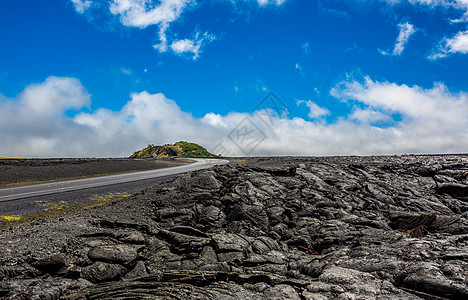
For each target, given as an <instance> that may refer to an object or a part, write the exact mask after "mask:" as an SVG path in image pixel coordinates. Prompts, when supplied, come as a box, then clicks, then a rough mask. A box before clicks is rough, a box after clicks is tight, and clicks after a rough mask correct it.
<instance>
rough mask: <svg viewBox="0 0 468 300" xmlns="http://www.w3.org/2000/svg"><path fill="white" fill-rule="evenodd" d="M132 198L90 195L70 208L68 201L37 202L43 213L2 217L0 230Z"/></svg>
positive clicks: (117, 195) (0, 217)
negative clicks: (84, 200)
mask: <svg viewBox="0 0 468 300" xmlns="http://www.w3.org/2000/svg"><path fill="white" fill-rule="evenodd" d="M130 196H132V194H129V193H126V192H124V193H107V194H101V195H97V194H93V195H90V196H89V197H88V198H87V200H88V201H86V202H82V203H79V204H77V205H73V206H70V205H69V204H68V203H67V202H66V201H59V202H56V203H54V202H50V201H35V204H36V205H38V206H40V207H43V209H42V211H41V212H38V213H34V214H30V215H26V216H21V215H14V216H0V228H2V227H8V226H10V225H14V224H23V223H30V222H35V221H41V220H48V219H52V218H56V217H61V216H65V215H67V214H71V213H76V212H79V211H82V210H86V209H91V208H94V207H98V206H103V205H106V204H108V203H114V202H116V201H118V200H121V199H124V198H128V197H130Z"/></svg>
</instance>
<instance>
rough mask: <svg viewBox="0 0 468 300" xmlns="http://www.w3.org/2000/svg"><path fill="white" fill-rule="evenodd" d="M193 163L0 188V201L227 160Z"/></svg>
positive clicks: (132, 179)
mask: <svg viewBox="0 0 468 300" xmlns="http://www.w3.org/2000/svg"><path fill="white" fill-rule="evenodd" d="M191 160H194V161H195V163H191V164H188V165H183V166H177V167H171V168H167V169H157V170H151V171H143V172H133V173H125V174H117V175H108V176H99V177H92V178H85V179H76V180H68V181H59V182H52V183H40V184H32V185H25V186H19V187H10V188H3V189H0V202H9V201H14V200H19V199H26V198H31V197H38V196H45V195H53V194H58V193H64V192H71V191H77V190H85V189H93V188H97V187H103V186H109V185H115V184H122V183H128V182H135V181H140V180H146V179H153V178H159V177H168V176H172V175H177V174H182V173H186V172H190V171H196V170H201V169H208V168H211V167H213V166H215V165H221V164H227V163H229V161H227V160H220V159H191Z"/></svg>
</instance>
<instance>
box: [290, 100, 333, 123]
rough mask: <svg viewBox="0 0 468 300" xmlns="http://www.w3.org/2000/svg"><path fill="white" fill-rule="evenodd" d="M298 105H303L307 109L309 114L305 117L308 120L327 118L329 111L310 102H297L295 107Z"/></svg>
mask: <svg viewBox="0 0 468 300" xmlns="http://www.w3.org/2000/svg"><path fill="white" fill-rule="evenodd" d="M300 104H305V105H306V106H307V107H308V108H309V113H308V114H307V116H308V117H309V118H310V119H317V118H320V117H324V116H328V115H329V114H330V111H329V110H328V109H326V108H324V107H320V106H318V105H317V104H315V103H314V102H312V101H310V100H308V101H305V100H298V101H297V105H300Z"/></svg>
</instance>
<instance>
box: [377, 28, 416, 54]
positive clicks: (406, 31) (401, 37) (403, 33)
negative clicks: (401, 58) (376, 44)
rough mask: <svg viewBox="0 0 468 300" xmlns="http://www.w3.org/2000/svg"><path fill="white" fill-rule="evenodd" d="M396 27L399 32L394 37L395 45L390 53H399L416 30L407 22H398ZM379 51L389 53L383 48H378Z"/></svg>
mask: <svg viewBox="0 0 468 300" xmlns="http://www.w3.org/2000/svg"><path fill="white" fill-rule="evenodd" d="M398 28H399V30H400V32H399V34H398V37H397V39H396V42H395V47H394V48H393V51H392V53H391V55H401V53H402V52H403V50H405V47H406V44H407V43H408V41H409V38H410V37H411V35H412V34H413V33H415V32H416V30H415V29H414V26H413V25H412V24H410V23H408V22H406V23H401V24H398ZM379 52H380V53H381V54H383V55H390V53H388V52H386V51H384V50H379Z"/></svg>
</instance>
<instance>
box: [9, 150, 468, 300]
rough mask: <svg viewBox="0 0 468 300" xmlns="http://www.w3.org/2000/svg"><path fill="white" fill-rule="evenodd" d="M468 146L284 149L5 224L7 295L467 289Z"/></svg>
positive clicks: (438, 295) (304, 294)
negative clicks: (428, 151)
mask: <svg viewBox="0 0 468 300" xmlns="http://www.w3.org/2000/svg"><path fill="white" fill-rule="evenodd" d="M467 175H468V157H467V156H388V157H329V158H307V157H294V158H291V157H283V158H255V159H246V160H245V162H244V163H242V164H239V165H227V166H219V167H215V168H212V169H210V170H203V171H196V172H192V173H187V174H183V175H180V176H178V177H176V178H174V179H171V180H170V181H167V182H165V183H163V184H160V185H157V186H155V187H153V188H151V189H148V190H145V191H142V192H141V193H139V194H137V195H134V196H132V197H129V198H126V199H123V200H120V201H118V202H115V203H112V204H108V205H105V206H102V207H97V208H93V209H89V210H85V211H81V212H77V213H73V214H69V215H66V216H63V217H62V219H60V220H57V219H50V220H43V221H38V222H34V223H30V224H22V225H18V226H13V225H12V226H10V227H4V228H3V229H2V232H1V235H0V238H1V240H2V241H3V243H4V246H3V247H1V248H0V262H1V267H0V278H1V282H0V297H1V298H2V299H3V298H5V299H28V298H31V299H57V298H63V299H140V298H156V299H468V220H467V217H468V198H467V197H468V196H467V195H468V192H467V191H468V189H467V188H466V187H467V186H468V177H467Z"/></svg>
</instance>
